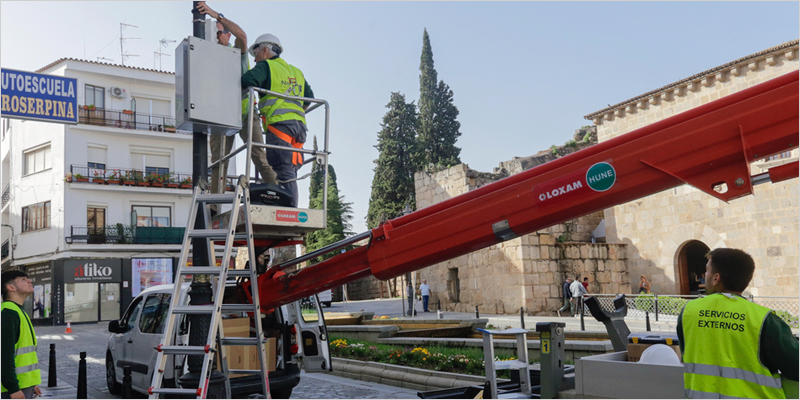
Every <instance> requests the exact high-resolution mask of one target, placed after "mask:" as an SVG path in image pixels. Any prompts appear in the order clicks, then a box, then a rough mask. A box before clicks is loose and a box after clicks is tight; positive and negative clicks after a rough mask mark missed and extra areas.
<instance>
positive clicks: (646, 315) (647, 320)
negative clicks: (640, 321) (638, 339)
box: [644, 311, 650, 332]
mask: <svg viewBox="0 0 800 400" xmlns="http://www.w3.org/2000/svg"><path fill="white" fill-rule="evenodd" d="M644 321H645V324H647V331H648V332H650V313H649V312H647V311H645V312H644Z"/></svg>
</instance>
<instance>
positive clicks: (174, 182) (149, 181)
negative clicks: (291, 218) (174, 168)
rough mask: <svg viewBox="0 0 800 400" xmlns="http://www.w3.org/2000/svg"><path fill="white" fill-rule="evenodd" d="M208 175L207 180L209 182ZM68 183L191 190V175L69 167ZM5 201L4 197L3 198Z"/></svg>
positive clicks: (229, 184)
mask: <svg viewBox="0 0 800 400" xmlns="http://www.w3.org/2000/svg"><path fill="white" fill-rule="evenodd" d="M210 179H211V178H210V175H209V180H210ZM64 180H65V181H67V182H70V183H79V184H80V183H85V184H91V185H109V186H139V187H159V188H174V189H191V188H192V174H191V173H179V172H167V173H164V174H156V173H148V172H146V171H141V170H137V169H136V168H130V169H126V168H94V167H89V166H86V165H75V164H72V165H70V166H69V173H68V174H67V175H66V177H65V178H64ZM236 181H237V178H236V177H228V178H226V182H227V183H226V186H227V188H228V190H231V191H232V190H233V186H234V185H235V184H236ZM3 199H4V200H3V201H5V195H4V197H3Z"/></svg>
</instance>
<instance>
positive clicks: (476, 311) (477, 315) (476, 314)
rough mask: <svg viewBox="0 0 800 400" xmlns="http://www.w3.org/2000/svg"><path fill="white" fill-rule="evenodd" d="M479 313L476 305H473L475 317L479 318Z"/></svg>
mask: <svg viewBox="0 0 800 400" xmlns="http://www.w3.org/2000/svg"><path fill="white" fill-rule="evenodd" d="M480 317H481V315H480V314H478V306H475V318H480Z"/></svg>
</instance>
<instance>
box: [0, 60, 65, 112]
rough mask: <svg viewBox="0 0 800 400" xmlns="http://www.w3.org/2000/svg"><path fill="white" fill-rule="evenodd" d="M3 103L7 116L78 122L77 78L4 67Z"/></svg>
mask: <svg viewBox="0 0 800 400" xmlns="http://www.w3.org/2000/svg"><path fill="white" fill-rule="evenodd" d="M0 72H1V75H2V88H3V91H2V95H0V98H1V99H0V104H1V105H2V113H3V116H4V117H8V118H17V119H28V120H36V121H45V122H57V123H62V124H77V123H78V94H77V93H78V80H77V79H75V78H65V77H63V76H53V75H45V74H37V73H34V72H27V71H17V70H14V69H7V68H3V69H2V71H0Z"/></svg>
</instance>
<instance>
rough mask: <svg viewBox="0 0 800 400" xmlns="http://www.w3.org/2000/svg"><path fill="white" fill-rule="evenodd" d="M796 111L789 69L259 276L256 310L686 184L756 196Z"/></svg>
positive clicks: (727, 196) (794, 135) (793, 143)
mask: <svg viewBox="0 0 800 400" xmlns="http://www.w3.org/2000/svg"><path fill="white" fill-rule="evenodd" d="M799 107H800V103H798V72H797V71H795V72H792V73H789V74H786V75H784V76H781V77H778V78H775V79H772V80H770V81H768V82H765V83H762V84H760V85H757V86H754V87H751V88H749V89H745V90H742V91H740V92H737V93H734V94H732V95H729V96H726V97H723V98H722V99H719V100H716V101H714V102H711V103H708V104H705V105H702V106H700V107H696V108H694V109H691V110H688V111H686V112H683V113H681V114H678V115H676V116H674V117H671V118H668V119H665V120H662V121H659V122H657V123H655V124H652V125H649V126H646V127H643V128H641V129H637V130H635V131H633V132H630V133H627V134H624V135H621V136H619V137H616V138H614V139H611V140H608V141H605V142H603V143H599V144H597V145H594V146H592V147H589V148H587V149H584V150H582V151H579V152H576V153H573V154H571V155H568V156H565V157H562V158H560V159H557V160H554V161H551V162H549V163H546V164H543V165H540V166H537V167H535V168H532V169H530V170H527V171H524V172H522V173H519V174H516V175H513V176H511V177H508V178H506V179H503V180H500V181H497V182H494V183H492V184H490V185H486V186H484V187H481V188H479V189H477V190H473V191H471V192H468V193H465V194H463V195H460V196H457V197H454V198H452V199H449V200H446V201H444V202H441V203H438V204H436V205H433V206H431V207H427V208H424V209H422V210H418V211H416V212H414V213H411V214H409V215H406V216H403V217H399V218H397V219H394V220H391V221H389V222H387V223H386V224H384V225H382V226H380V227H378V228H375V229H373V231H372V237H373V240H372V242H371V244H370V246H369V247H361V248H359V249H356V250H358V251H356V250H353V251H350V252H347V253H344V254H342V255H338V256H336V257H333V258H331V259H329V260H327V261H325V262H323V263H320V264H317V265H314V266H312V267H309V268H306V269H303V270H300V271H299V272H296V273H294V274H292V275H285V276H282V277H278V278H274V277H270V278H266V277H264V278H263V279H260V280H259V285H260V286H259V290H260V293H261V300H262V303H261V304H262V305H263V306H264V307H267V308H271V306H274V305H278V304H285V303H287V302H290V301H294V300H297V299H300V298H303V297H305V296H308V295H309V294H312V293H317V292H319V291H321V290H324V289H327V288H331V287H334V286H337V285H341V284H344V283H347V282H350V281H353V280H355V279H358V278H361V277H363V276H367V275H369V274H372V275H374V276H375V277H377V278H378V279H389V278H393V277H396V276H399V275H402V274H404V273H407V272H411V271H414V270H417V269H420V268H424V267H427V266H429V265H433V264H436V263H439V262H442V261H446V260H449V259H452V258H454V257H458V256H460V255H463V254H467V253H469V252H472V251H475V250H478V249H481V248H484V247H488V246H491V245H493V244H496V243H498V242H499V241H501V239H502V240H505V239H507V238H509V237H513V235H524V234H527V233H530V232H534V231H536V230H539V229H542V228H546V227H549V226H552V225H555V224H558V223H560V222H563V221H567V220H570V219H574V218H577V217H579V216H581V215H586V214H589V213H591V212H594V211H598V210H602V209H605V208H608V207H612V206H614V205H617V204H622V203H626V202H629V201H632V200H635V199H638V198H642V197H645V196H649V195H651V194H655V193H658V192H661V191H663V190H666V189H670V188H673V187H676V186H679V185H682V184H684V183H688V184H690V185H692V186H694V187H696V188H698V189H700V190H702V191H704V192H706V193H707V194H709V195H711V196H714V197H717V198H719V199H721V200H723V201H728V200H731V199H735V198H738V197H741V196H745V195H748V194H752V186H751V183H750V174H749V163H750V162H753V161H756V160H758V159H762V158H765V157H768V156H770V155H772V154H776V153H780V152H783V151H787V150H790V149H793V148H796V147H797V142H798V108H799ZM721 183H724V184H725V185H726V186H727V191H726V192H724V193H719V192H717V191H715V190H714V187H715V186H718V185H719V184H721ZM503 223H506V224H507V225H505V226H506V227H505V228H504V226H503ZM493 226H494V228H493ZM351 253H352V254H351Z"/></svg>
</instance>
